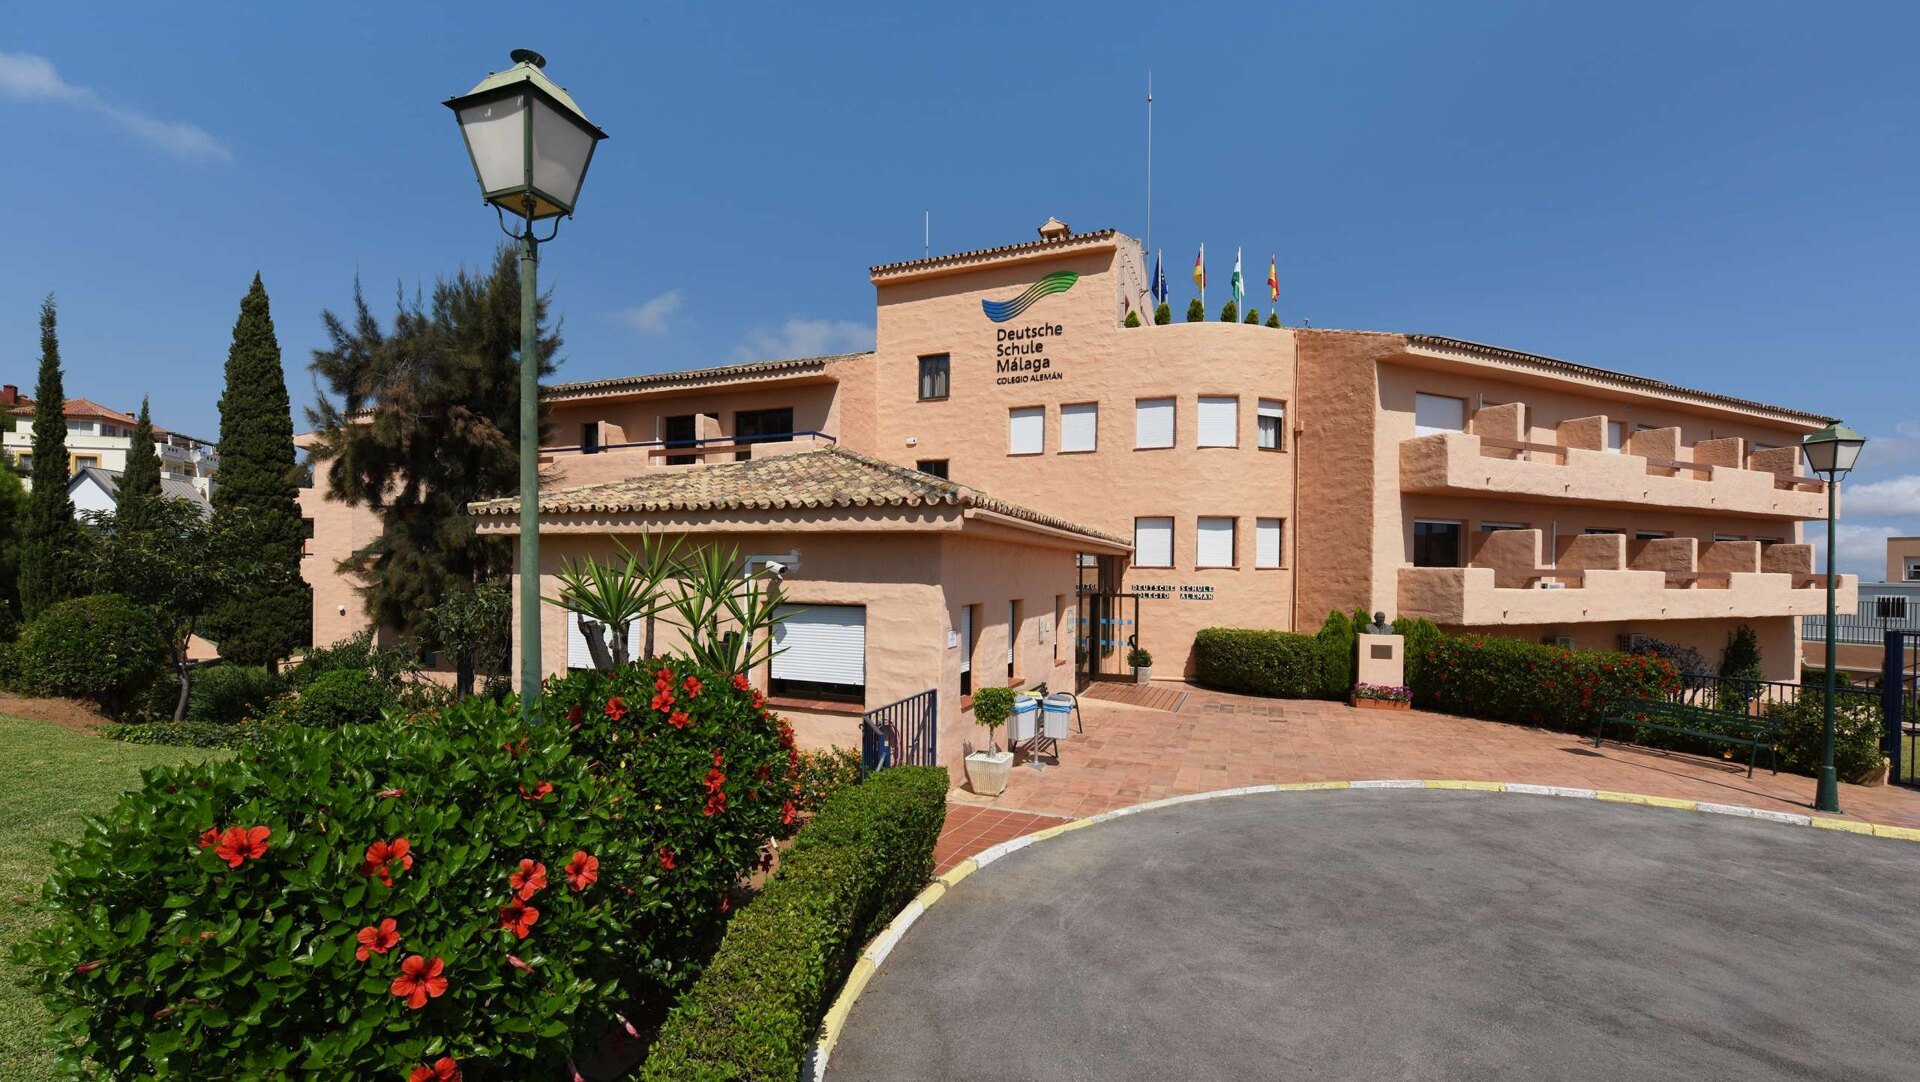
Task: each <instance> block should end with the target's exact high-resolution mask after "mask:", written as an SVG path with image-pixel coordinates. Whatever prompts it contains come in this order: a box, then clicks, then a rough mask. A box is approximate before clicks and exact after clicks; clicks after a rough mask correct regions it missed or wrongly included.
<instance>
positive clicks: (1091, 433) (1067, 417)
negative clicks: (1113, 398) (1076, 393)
mask: <svg viewBox="0 0 1920 1082" xmlns="http://www.w3.org/2000/svg"><path fill="white" fill-rule="evenodd" d="M1099 442H1100V405H1099V403H1097V402H1074V403H1070V404H1068V405H1065V406H1061V407H1060V453H1061V454H1066V453H1067V452H1069V451H1092V450H1094V449H1095V448H1096V447H1097V445H1098V444H1099Z"/></svg>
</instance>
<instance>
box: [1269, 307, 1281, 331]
mask: <svg viewBox="0 0 1920 1082" xmlns="http://www.w3.org/2000/svg"><path fill="white" fill-rule="evenodd" d="M1267 326H1269V327H1281V326H1285V324H1283V323H1281V322H1280V309H1278V308H1275V309H1274V310H1273V311H1271V312H1269V313H1267Z"/></svg>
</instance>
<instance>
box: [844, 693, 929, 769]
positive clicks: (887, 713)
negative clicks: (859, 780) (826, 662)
mask: <svg viewBox="0 0 1920 1082" xmlns="http://www.w3.org/2000/svg"><path fill="white" fill-rule="evenodd" d="M939 732H940V694H939V692H937V691H935V690H934V689H932V688H929V689H927V690H926V691H923V692H921V693H920V694H918V695H909V696H907V697H906V698H904V699H901V700H900V701H899V702H896V703H888V704H887V705H885V706H882V707H879V708H878V709H874V710H869V711H867V712H866V713H865V714H864V715H862V716H861V718H860V776H861V777H865V776H866V775H868V774H871V773H873V772H874V771H876V770H885V769H886V768H887V767H890V766H934V765H936V764H937V763H938V762H939V755H938V753H937V750H936V748H935V745H934V740H935V738H936V737H937V736H938V735H939Z"/></svg>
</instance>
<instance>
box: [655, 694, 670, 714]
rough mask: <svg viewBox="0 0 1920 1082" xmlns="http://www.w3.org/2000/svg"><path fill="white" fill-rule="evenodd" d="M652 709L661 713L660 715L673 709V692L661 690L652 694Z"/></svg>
mask: <svg viewBox="0 0 1920 1082" xmlns="http://www.w3.org/2000/svg"><path fill="white" fill-rule="evenodd" d="M653 709H654V710H655V712H657V713H661V714H664V713H666V712H667V711H669V710H672V709H673V692H672V691H670V690H668V689H666V688H661V689H660V690H659V691H656V692H654V693H653Z"/></svg>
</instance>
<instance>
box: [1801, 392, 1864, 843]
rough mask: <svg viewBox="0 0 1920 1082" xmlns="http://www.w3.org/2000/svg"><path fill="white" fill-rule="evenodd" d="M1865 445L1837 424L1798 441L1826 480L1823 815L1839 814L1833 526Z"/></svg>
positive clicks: (1818, 798) (1818, 800)
mask: <svg viewBox="0 0 1920 1082" xmlns="http://www.w3.org/2000/svg"><path fill="white" fill-rule="evenodd" d="M1866 445H1867V438H1866V437H1865V436H1862V435H1861V434H1860V433H1858V432H1855V431H1854V430H1853V429H1851V428H1848V427H1847V426H1846V425H1843V424H1841V423H1840V422H1838V421H1835V422H1834V423H1832V424H1830V425H1828V426H1827V427H1825V428H1823V429H1821V430H1820V431H1818V432H1815V433H1814V434H1813V435H1811V436H1808V437H1807V438H1806V439H1804V440H1801V441H1800V450H1801V453H1803V454H1805V455H1806V456H1807V467H1808V468H1809V469H1811V470H1813V472H1814V473H1816V474H1819V475H1821V476H1823V477H1825V478H1826V479H1827V716H1826V724H1825V726H1824V728H1823V729H1822V730H1821V752H1820V782H1819V788H1818V790H1817V792H1816V793H1815V795H1814V801H1813V806H1814V807H1815V808H1816V809H1818V810H1820V811H1823V812H1838V811H1839V810H1840V782H1839V780H1838V779H1837V778H1836V777H1834V773H1833V697H1834V695H1835V677H1834V666H1835V658H1834V637H1833V632H1834V628H1833V621H1834V611H1833V587H1834V581H1833V541H1834V534H1835V532H1836V530H1835V527H1834V522H1835V515H1836V514H1837V512H1838V508H1839V502H1840V479H1841V478H1842V477H1845V476H1846V475H1847V472H1848V471H1849V470H1852V469H1853V464H1854V463H1855V462H1858V461H1859V460H1860V449H1861V448H1863V447H1865V446H1866Z"/></svg>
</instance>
